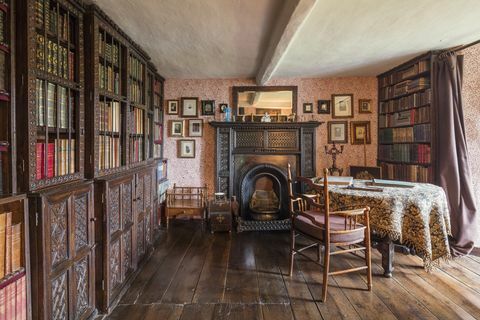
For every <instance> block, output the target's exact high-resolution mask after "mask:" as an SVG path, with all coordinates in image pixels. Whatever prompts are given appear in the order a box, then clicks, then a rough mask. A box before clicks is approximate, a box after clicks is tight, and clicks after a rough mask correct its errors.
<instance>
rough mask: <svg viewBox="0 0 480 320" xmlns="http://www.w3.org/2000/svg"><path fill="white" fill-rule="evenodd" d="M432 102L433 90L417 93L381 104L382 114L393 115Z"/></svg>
mask: <svg viewBox="0 0 480 320" xmlns="http://www.w3.org/2000/svg"><path fill="white" fill-rule="evenodd" d="M431 102H432V90H431V89H428V90H425V91H423V92H416V93H414V94H411V95H408V96H406V97H402V98H399V99H395V100H389V101H383V102H380V110H379V111H380V113H391V112H398V111H402V110H407V109H411V108H416V107H421V106H425V105H428V104H430V103H431Z"/></svg>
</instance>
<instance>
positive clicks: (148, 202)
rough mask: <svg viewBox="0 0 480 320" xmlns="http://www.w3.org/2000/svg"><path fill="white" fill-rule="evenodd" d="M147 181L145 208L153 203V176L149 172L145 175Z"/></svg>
mask: <svg viewBox="0 0 480 320" xmlns="http://www.w3.org/2000/svg"><path fill="white" fill-rule="evenodd" d="M144 181H145V189H144V190H145V208H149V207H150V206H151V204H152V176H151V175H149V174H147V175H145V177H144Z"/></svg>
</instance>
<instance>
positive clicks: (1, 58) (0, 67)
mask: <svg viewBox="0 0 480 320" xmlns="http://www.w3.org/2000/svg"><path fill="white" fill-rule="evenodd" d="M0 11H1V10H0ZM7 61H8V60H7V54H6V53H5V52H3V51H0V92H8V89H9V88H8V87H7V83H8V81H7Z"/></svg>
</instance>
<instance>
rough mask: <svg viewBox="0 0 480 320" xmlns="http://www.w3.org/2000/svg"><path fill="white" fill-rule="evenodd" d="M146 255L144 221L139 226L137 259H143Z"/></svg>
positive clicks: (139, 222)
mask: <svg viewBox="0 0 480 320" xmlns="http://www.w3.org/2000/svg"><path fill="white" fill-rule="evenodd" d="M144 253H145V226H144V220H140V221H138V224H137V257H138V258H141V257H142V256H143V254H144Z"/></svg>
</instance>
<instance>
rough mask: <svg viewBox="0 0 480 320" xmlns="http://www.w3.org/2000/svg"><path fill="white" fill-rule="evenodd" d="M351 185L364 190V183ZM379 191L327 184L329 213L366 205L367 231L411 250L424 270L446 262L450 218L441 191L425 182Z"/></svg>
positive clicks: (448, 255) (359, 181) (357, 182)
mask: <svg viewBox="0 0 480 320" xmlns="http://www.w3.org/2000/svg"><path fill="white" fill-rule="evenodd" d="M354 185H355V187H367V185H366V181H364V180H355V183H354ZM382 189H383V191H382V192H375V191H364V190H358V189H357V190H355V189H347V188H346V187H345V186H334V185H330V186H329V193H330V203H331V204H330V205H331V210H339V209H340V208H342V207H345V206H355V207H357V206H369V207H370V208H371V211H370V226H371V228H372V229H373V230H374V231H375V232H376V233H378V234H379V235H380V236H382V237H385V236H388V237H389V238H390V239H391V240H394V241H397V240H398V241H399V242H400V243H402V244H405V245H408V246H410V247H412V248H414V249H415V250H416V251H417V253H419V254H420V256H421V257H422V258H423V261H424V266H425V269H426V270H427V271H429V270H431V268H432V267H433V266H434V265H437V264H438V262H439V261H440V260H441V259H449V258H450V247H449V244H448V236H449V235H451V230H450V215H449V210H448V205H447V198H446V195H445V192H444V191H443V189H442V188H440V187H438V186H435V185H432V184H427V183H415V186H414V187H413V188H394V187H382Z"/></svg>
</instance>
